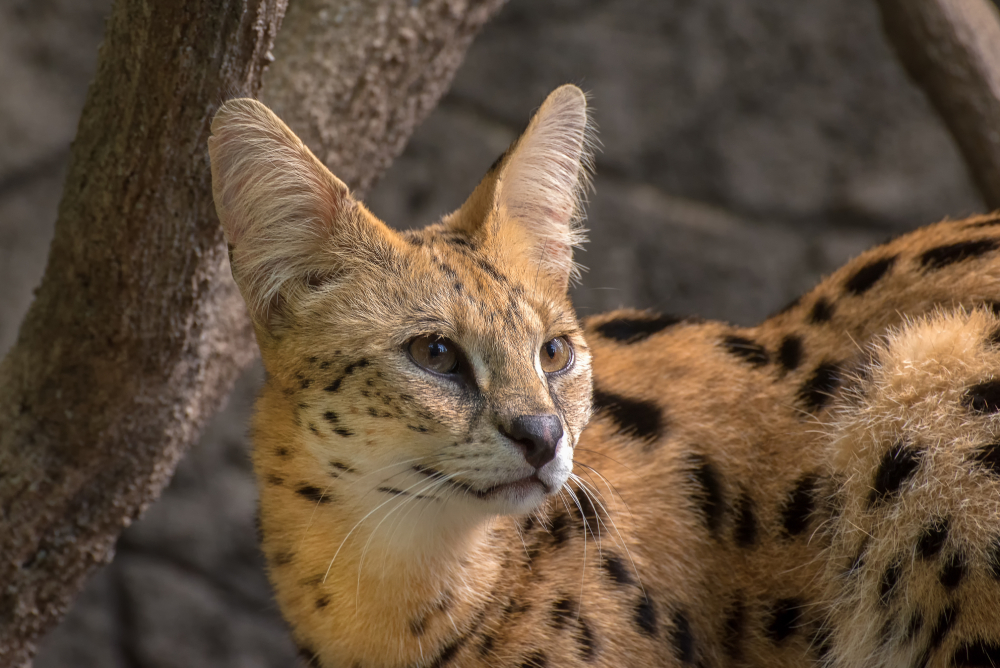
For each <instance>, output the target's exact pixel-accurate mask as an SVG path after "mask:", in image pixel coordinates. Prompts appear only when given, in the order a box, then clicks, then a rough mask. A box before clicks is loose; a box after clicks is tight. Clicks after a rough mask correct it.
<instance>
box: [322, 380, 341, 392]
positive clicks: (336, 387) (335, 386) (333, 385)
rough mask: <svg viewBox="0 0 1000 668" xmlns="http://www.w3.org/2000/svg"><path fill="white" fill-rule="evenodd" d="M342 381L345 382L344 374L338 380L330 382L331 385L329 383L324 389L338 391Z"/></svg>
mask: <svg viewBox="0 0 1000 668" xmlns="http://www.w3.org/2000/svg"><path fill="white" fill-rule="evenodd" d="M342 382H344V377H343V376H341V377H340V378H338V379H337V380H335V381H333V382H332V383H330V384H329V385H327V386H326V387H324V388H323V390H324V391H325V392H336V391H337V390H339V389H340V384H341V383H342Z"/></svg>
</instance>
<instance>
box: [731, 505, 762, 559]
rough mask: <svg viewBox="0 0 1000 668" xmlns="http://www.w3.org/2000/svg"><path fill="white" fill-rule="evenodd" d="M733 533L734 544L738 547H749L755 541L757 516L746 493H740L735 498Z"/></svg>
mask: <svg viewBox="0 0 1000 668" xmlns="http://www.w3.org/2000/svg"><path fill="white" fill-rule="evenodd" d="M733 533H734V537H735V538H736V544H737V545H739V546H740V547H750V546H752V545H753V544H754V543H756V542H757V518H756V516H755V515H754V510H753V501H752V500H751V499H750V497H749V496H748V495H747V494H741V495H740V497H739V498H738V499H737V500H736V526H735V528H734V531H733Z"/></svg>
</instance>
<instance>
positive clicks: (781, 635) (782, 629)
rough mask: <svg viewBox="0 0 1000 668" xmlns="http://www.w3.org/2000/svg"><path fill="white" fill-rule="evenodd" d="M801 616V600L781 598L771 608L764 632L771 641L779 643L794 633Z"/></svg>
mask: <svg viewBox="0 0 1000 668" xmlns="http://www.w3.org/2000/svg"><path fill="white" fill-rule="evenodd" d="M801 618H802V602H801V601H799V600H798V599H795V598H783V599H780V600H778V601H776V602H775V604H774V607H773V608H771V620H770V621H769V622H768V624H767V628H766V629H765V633H766V634H767V637H768V638H770V639H771V641H772V642H775V643H780V642H781V641H782V640H784V639H785V638H787V637H788V636H790V635H792V634H793V633H795V629H796V628H798V625H799V621H800V620H801Z"/></svg>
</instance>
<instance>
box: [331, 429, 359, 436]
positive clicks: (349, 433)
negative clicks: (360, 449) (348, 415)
mask: <svg viewBox="0 0 1000 668" xmlns="http://www.w3.org/2000/svg"><path fill="white" fill-rule="evenodd" d="M333 433H334V434H337V435H338V436H343V437H344V438H347V437H348V436H354V432H353V431H351V430H350V429H345V428H344V427H337V428H336V429H334V430H333Z"/></svg>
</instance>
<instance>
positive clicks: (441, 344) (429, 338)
mask: <svg viewBox="0 0 1000 668" xmlns="http://www.w3.org/2000/svg"><path fill="white" fill-rule="evenodd" d="M408 350H409V353H410V358H412V359H413V361H414V362H416V363H417V364H418V365H419V366H421V367H423V368H425V369H427V370H428V371H432V372H434V373H440V374H451V373H455V372H456V371H458V365H459V353H458V346H457V345H455V343H454V342H452V341H449V340H448V339H446V338H444V337H443V336H437V335H435V334H425V335H423V336H418V337H417V338H415V339H413V340H412V341H410V345H409V348H408Z"/></svg>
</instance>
